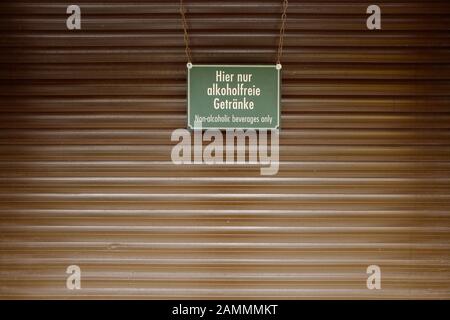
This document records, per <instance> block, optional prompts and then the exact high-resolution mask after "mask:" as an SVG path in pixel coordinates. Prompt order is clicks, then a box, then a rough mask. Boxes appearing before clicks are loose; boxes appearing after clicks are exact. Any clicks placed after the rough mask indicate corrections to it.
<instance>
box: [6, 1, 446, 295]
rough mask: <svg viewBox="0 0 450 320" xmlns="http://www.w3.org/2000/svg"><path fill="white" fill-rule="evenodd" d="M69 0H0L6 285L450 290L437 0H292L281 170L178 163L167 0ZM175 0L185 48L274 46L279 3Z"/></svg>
mask: <svg viewBox="0 0 450 320" xmlns="http://www.w3.org/2000/svg"><path fill="white" fill-rule="evenodd" d="M74 2H76V4H79V5H80V7H81V10H82V30H81V31H68V30H66V18H67V16H68V15H66V14H65V12H66V8H67V3H66V2H64V1H51V2H50V1H33V0H28V1H10V2H2V3H1V4H0V14H1V21H0V26H1V38H0V46H1V50H0V63H1V67H0V70H1V71H0V77H1V79H0V95H1V107H0V144H1V146H0V175H1V179H0V183H1V184H0V234H1V240H0V241H1V243H0V274H1V277H0V283H1V285H0V296H1V297H2V298H25V297H27V298H45V297H64V298H71V297H92V298H100V297H103V298H105V297H109V298H129V297H136V298H139V297H141V298H450V294H449V293H450V280H449V279H450V277H449V274H450V269H449V267H450V263H449V219H450V211H449V209H450V204H449V200H450V194H449V190H450V189H449V187H450V131H449V129H450V100H449V93H450V81H449V80H450V48H449V45H450V42H449V37H450V33H449V26H450V23H449V22H450V21H449V13H450V3H449V2H448V1H387V0H383V1H378V2H377V3H376V4H378V5H379V6H380V7H381V9H382V28H383V29H382V31H369V30H367V29H366V18H367V16H368V15H367V14H366V8H367V6H368V5H370V4H375V3H372V2H367V1H355V0H353V1H346V2H345V3H343V2H342V1H337V0H335V1H331V0H328V1H326V2H324V1H315V0H306V1H292V0H291V1H290V6H289V9H288V22H287V31H286V38H285V50H284V56H283V106H282V133H281V138H280V143H281V147H280V157H281V166H280V171H279V173H278V175H276V176H260V175H259V167H258V166H235V165H232V166H202V165H200V166H198V165H191V166H175V165H173V164H172V162H171V159H170V152H171V148H172V146H173V143H172V142H171V141H170V135H171V132H172V131H173V130H174V129H176V128H183V127H185V124H186V102H185V91H186V88H185V81H186V80H185V78H186V74H185V70H186V67H185V63H186V58H185V55H184V45H183V37H182V35H183V34H182V30H181V22H180V18H179V13H178V9H179V7H178V1H143V0H133V1H123V0H122V1H119V0H114V1H108V2H101V1H86V0H77V1H74ZM186 6H187V8H188V14H187V15H188V23H189V27H190V29H191V30H190V32H191V42H192V49H193V56H194V62H197V63H273V62H274V61H275V55H276V47H277V41H278V29H279V25H280V10H281V3H280V1H275V0H272V1H264V0H246V1H235V0H233V1H199V0H192V1H186ZM72 264H75V265H79V266H80V268H81V269H82V290H76V291H69V290H67V289H66V286H65V284H66V277H67V274H66V273H65V271H66V268H67V266H69V265H72ZM372 264H375V265H379V266H380V268H381V270H382V290H368V289H367V288H366V279H367V274H366V268H367V266H369V265H372Z"/></svg>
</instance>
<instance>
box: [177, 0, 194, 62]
mask: <svg viewBox="0 0 450 320" xmlns="http://www.w3.org/2000/svg"><path fill="white" fill-rule="evenodd" d="M180 14H181V22H182V24H183V30H184V45H185V49H184V51H185V52H186V57H187V59H188V63H192V54H191V48H190V47H189V35H188V25H187V21H186V8H185V7H184V3H183V0H180Z"/></svg>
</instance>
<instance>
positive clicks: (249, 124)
mask: <svg viewBox="0 0 450 320" xmlns="http://www.w3.org/2000/svg"><path fill="white" fill-rule="evenodd" d="M280 72H281V65H192V64H188V93H187V95H188V126H189V128H191V129H198V128H199V127H200V126H201V128H203V129H250V128H252V129H278V128H279V125H280V97H281V93H280V90H281V75H280Z"/></svg>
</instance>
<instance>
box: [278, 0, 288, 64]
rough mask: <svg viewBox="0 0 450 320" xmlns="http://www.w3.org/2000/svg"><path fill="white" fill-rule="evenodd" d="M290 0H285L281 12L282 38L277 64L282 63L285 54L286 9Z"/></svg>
mask: <svg viewBox="0 0 450 320" xmlns="http://www.w3.org/2000/svg"><path fill="white" fill-rule="evenodd" d="M288 5H289V3H288V0H284V1H283V13H282V14H281V28H280V40H279V41H278V54H277V64H281V56H282V55H283V43H284V30H285V28H286V19H287V15H286V11H287V8H288Z"/></svg>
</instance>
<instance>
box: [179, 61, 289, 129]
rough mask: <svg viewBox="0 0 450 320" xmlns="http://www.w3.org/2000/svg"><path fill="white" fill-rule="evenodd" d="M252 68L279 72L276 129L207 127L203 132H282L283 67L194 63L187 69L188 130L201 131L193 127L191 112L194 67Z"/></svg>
mask: <svg viewBox="0 0 450 320" xmlns="http://www.w3.org/2000/svg"><path fill="white" fill-rule="evenodd" d="M221 66H222V67H252V68H275V69H276V70H277V71H278V72H277V77H278V94H277V96H278V99H277V101H278V102H277V109H278V110H277V111H278V119H277V124H276V126H275V127H273V128H245V127H244V128H224V127H207V128H203V127H202V130H203V129H204V130H207V129H214V130H248V129H254V130H280V120H281V119H280V117H281V111H280V104H281V75H280V74H281V69H282V67H281V65H279V67H278V65H277V64H192V63H188V64H187V69H188V78H187V104H188V105H187V109H188V111H187V127H188V129H191V130H199V128H195V127H194V126H192V125H191V115H190V111H191V90H190V85H189V84H190V82H191V69H192V68H194V67H200V68H201V67H221Z"/></svg>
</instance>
